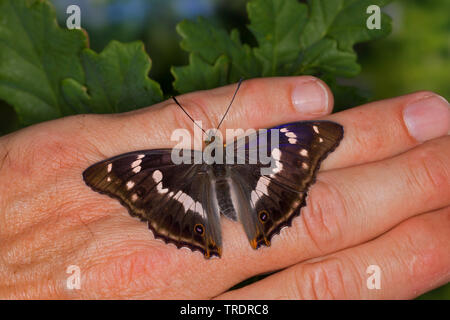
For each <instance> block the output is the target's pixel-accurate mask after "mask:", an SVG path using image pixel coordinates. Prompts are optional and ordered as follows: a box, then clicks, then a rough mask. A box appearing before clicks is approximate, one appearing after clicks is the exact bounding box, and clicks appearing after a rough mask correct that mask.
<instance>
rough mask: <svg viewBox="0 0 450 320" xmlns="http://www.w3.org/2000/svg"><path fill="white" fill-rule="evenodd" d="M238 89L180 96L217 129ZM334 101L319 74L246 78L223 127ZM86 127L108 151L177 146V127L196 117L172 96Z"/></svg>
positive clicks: (313, 111)
mask: <svg viewBox="0 0 450 320" xmlns="http://www.w3.org/2000/svg"><path fill="white" fill-rule="evenodd" d="M235 90H236V84H233V85H229V86H225V87H221V88H217V89H213V90H205V91H198V92H193V93H189V94H185V95H182V96H178V97H177V100H178V101H179V102H180V104H181V105H182V106H183V107H184V109H185V110H186V111H187V112H188V113H189V114H190V115H191V117H192V118H193V119H195V120H200V121H201V122H202V127H203V128H204V129H205V130H206V129H210V128H214V127H217V125H218V124H219V122H220V120H221V118H222V117H223V115H224V113H225V110H226V109H227V107H228V105H229V103H230V101H231V98H232V97H233V94H234V92H235ZM332 105H333V97H332V93H331V91H330V90H329V88H328V87H327V86H326V85H325V84H324V83H323V82H322V81H321V80H319V79H317V78H314V77H310V76H303V77H283V78H281V77H280V78H261V79H251V80H246V81H244V82H243V83H242V85H241V88H240V90H239V92H238V93H237V95H236V98H235V100H234V102H233V105H232V107H231V109H230V112H229V113H228V114H227V116H226V118H225V120H224V122H223V124H222V126H221V129H226V128H233V129H237V128H242V129H248V128H261V127H270V126H274V125H277V124H279V123H283V122H289V121H296V120H301V119H311V118H314V117H318V116H321V115H325V114H328V113H330V112H331V109H332ZM85 126H86V127H87V126H90V128H91V129H89V131H90V133H89V138H90V139H91V140H93V141H94V143H95V144H96V146H97V147H98V148H99V149H100V150H101V151H102V152H103V153H104V154H106V155H114V154H117V153H121V152H125V151H130V150H138V149H152V148H159V147H169V146H173V145H174V142H171V141H170V137H171V134H172V132H173V130H175V129H187V130H189V131H190V132H192V131H193V130H194V124H193V123H192V121H191V120H190V119H189V118H188V117H187V116H186V115H185V114H184V113H183V111H182V110H181V109H180V108H179V107H178V106H177V105H176V104H175V103H174V101H172V100H168V101H164V102H162V103H159V104H157V105H155V106H153V107H151V108H146V109H142V110H138V111H135V112H129V113H125V114H121V115H115V116H97V117H96V118H95V119H93V121H90V124H86V125H85ZM91 142H92V141H91Z"/></svg>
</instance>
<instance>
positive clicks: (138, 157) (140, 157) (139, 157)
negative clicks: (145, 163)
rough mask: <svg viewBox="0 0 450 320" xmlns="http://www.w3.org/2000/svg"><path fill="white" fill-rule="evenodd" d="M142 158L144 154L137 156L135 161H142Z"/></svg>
mask: <svg viewBox="0 0 450 320" xmlns="http://www.w3.org/2000/svg"><path fill="white" fill-rule="evenodd" d="M144 157H145V154H139V155H138V156H137V160H139V159H142V158H144Z"/></svg>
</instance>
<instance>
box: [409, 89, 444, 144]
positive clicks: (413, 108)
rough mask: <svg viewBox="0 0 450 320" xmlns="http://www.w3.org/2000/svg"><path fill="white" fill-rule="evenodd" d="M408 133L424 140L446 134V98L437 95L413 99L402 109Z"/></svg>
mask: <svg viewBox="0 0 450 320" xmlns="http://www.w3.org/2000/svg"><path fill="white" fill-rule="evenodd" d="M403 119H404V121H405V124H406V127H407V128H408V130H409V134H410V135H411V136H413V137H414V138H415V139H416V140H418V141H420V142H424V141H427V140H430V139H434V138H437V137H441V136H444V135H446V134H448V131H449V129H450V109H449V104H448V102H447V100H445V99H444V98H443V97H441V96H438V95H432V96H428V97H424V98H422V99H420V100H417V101H413V102H411V103H410V104H408V105H407V106H406V108H405V109H404V110H403Z"/></svg>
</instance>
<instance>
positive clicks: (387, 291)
mask: <svg viewBox="0 0 450 320" xmlns="http://www.w3.org/2000/svg"><path fill="white" fill-rule="evenodd" d="M448 230H450V207H447V208H444V209H440V210H438V211H435V212H431V213H427V214H424V215H421V216H418V217H414V218H411V219H409V220H407V221H405V222H403V223H402V224H400V225H399V226H397V227H395V228H394V229H393V230H391V231H389V232H388V233H386V234H384V235H383V236H381V237H380V238H377V239H375V240H373V241H370V242H368V243H364V244H362V245H360V246H357V247H353V248H350V249H346V250H343V251H340V252H337V253H335V254H332V255H329V256H326V257H323V258H321V259H320V260H319V259H318V260H313V261H306V262H304V263H301V264H298V265H295V266H292V267H290V268H288V269H286V270H283V271H281V272H278V273H276V274H274V275H272V276H269V277H267V278H265V279H263V280H261V281H258V282H256V283H254V284H251V285H248V286H246V287H244V288H241V289H238V290H234V291H230V292H227V293H225V294H223V295H220V296H219V297H218V298H219V299H361V298H362V299H411V298H415V297H417V296H418V295H420V294H422V293H424V292H427V291H429V290H431V289H433V288H435V287H438V286H440V285H442V284H445V283H447V282H448V281H450V255H449V254H448V250H449V247H450V233H449V232H448ZM369 266H372V267H370V268H369ZM368 270H369V271H368ZM372 270H373V271H372ZM368 272H370V274H369V273H368ZM373 272H376V273H377V274H373ZM378 272H379V273H378ZM371 275H372V278H371V279H368V278H369V277H370V276H371ZM378 276H379V278H378V279H379V282H377V281H376V280H375V279H376V278H377V277H378Z"/></svg>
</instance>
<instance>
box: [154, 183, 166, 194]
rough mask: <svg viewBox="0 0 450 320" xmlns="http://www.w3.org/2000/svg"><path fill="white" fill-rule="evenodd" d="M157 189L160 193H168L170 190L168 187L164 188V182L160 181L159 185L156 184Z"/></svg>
mask: <svg viewBox="0 0 450 320" xmlns="http://www.w3.org/2000/svg"><path fill="white" fill-rule="evenodd" d="M156 191H157V192H158V193H163V194H164V193H167V192H169V189H168V188H163V186H162V182H159V183H158V184H157V185H156Z"/></svg>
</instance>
